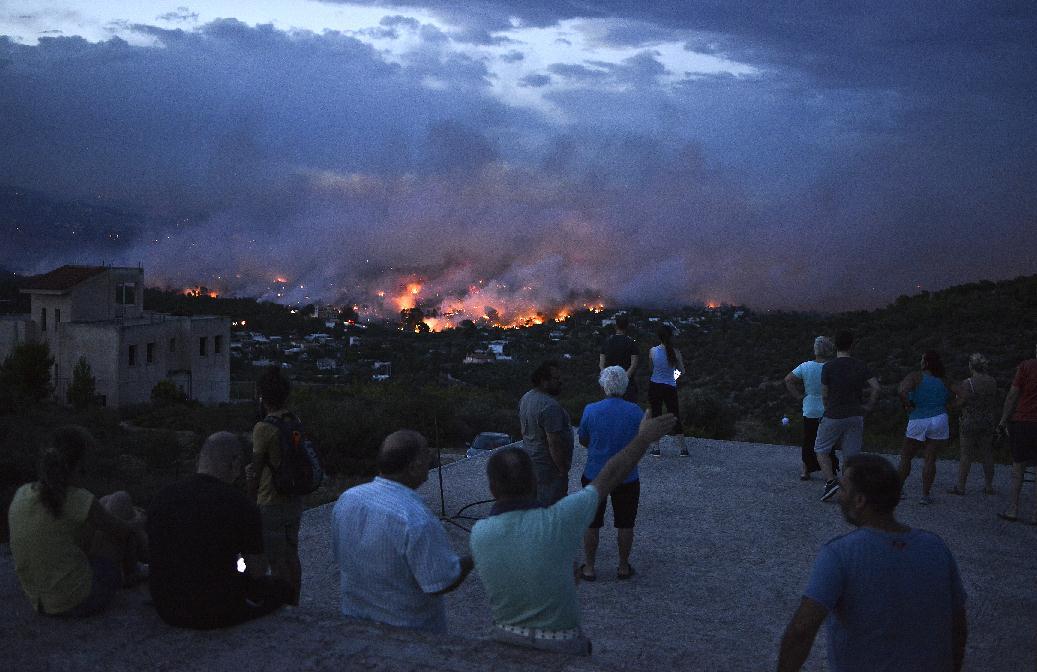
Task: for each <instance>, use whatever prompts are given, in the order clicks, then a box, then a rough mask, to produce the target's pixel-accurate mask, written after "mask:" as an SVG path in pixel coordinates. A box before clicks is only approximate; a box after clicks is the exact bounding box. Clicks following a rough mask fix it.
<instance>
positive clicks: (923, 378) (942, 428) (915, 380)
mask: <svg viewBox="0 0 1037 672" xmlns="http://www.w3.org/2000/svg"><path fill="white" fill-rule="evenodd" d="M944 376H945V371H944V368H943V360H941V359H940V355H939V353H936V352H933V351H931V350H930V351H928V352H926V353H925V354H924V355H922V363H921V368H920V369H919V370H918V371H912V372H911V373H909V374H908V375H907V377H905V378H904V380H902V381H901V382H900V388H899V392H900V402H901V403H902V404H903V405H904V409H905V410H907V411H910V415H909V416H908V418H907V432H906V433H905V435H904V447H903V448H902V449H901V450H900V468H899V469H898V471H899V473H900V480H901V482H904V481H906V480H907V477H908V475H910V474H911V460H912V459H913V458H914V456H915V455H917V454H918V451H919V450H923V449H924V451H925V452H924V455H925V466H924V467H923V468H922V498H921V499H920V500H918V501H919V503H920V504H930V503H932V498H931V497H930V492H931V491H932V487H933V481H934V480H935V479H936V453H937V452H938V451H939V450H940V448H942V447H944V446H945V445H947V441H948V439H950V437H951V428H950V423H949V422H948V419H947V402H948V401H950V399H951V396H952V395H951V391H950V388H949V387H947V383H946V382H944Z"/></svg>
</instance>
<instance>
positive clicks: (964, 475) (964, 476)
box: [957, 449, 972, 494]
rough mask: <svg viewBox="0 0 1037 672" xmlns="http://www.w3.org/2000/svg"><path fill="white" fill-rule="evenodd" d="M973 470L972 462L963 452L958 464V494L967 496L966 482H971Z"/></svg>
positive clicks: (963, 451)
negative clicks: (970, 475)
mask: <svg viewBox="0 0 1037 672" xmlns="http://www.w3.org/2000/svg"><path fill="white" fill-rule="evenodd" d="M971 470H972V460H971V459H969V456H968V455H966V454H965V450H964V449H962V451H961V460H960V461H959V462H958V486H957V487H958V492H960V493H962V494H965V481H967V480H969V471H971Z"/></svg>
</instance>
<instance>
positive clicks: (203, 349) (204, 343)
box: [198, 336, 209, 357]
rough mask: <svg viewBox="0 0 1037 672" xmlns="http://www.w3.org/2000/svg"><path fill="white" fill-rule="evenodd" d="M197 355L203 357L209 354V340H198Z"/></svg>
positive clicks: (200, 338) (202, 337)
mask: <svg viewBox="0 0 1037 672" xmlns="http://www.w3.org/2000/svg"><path fill="white" fill-rule="evenodd" d="M198 354H199V355H200V356H201V357H205V356H206V355H208V354H209V339H208V338H206V337H205V336H201V337H199V339H198Z"/></svg>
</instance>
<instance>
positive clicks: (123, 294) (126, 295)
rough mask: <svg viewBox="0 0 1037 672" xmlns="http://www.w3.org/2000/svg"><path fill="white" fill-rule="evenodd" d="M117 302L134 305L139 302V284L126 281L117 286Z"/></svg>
mask: <svg viewBox="0 0 1037 672" xmlns="http://www.w3.org/2000/svg"><path fill="white" fill-rule="evenodd" d="M115 302H116V303H118V304H120V305H124V306H132V305H133V304H135V303H136V302H137V285H136V284H134V283H132V282H125V283H121V284H118V285H116V286H115Z"/></svg>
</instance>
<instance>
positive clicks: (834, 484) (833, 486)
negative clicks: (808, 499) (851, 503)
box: [821, 478, 839, 502]
mask: <svg viewBox="0 0 1037 672" xmlns="http://www.w3.org/2000/svg"><path fill="white" fill-rule="evenodd" d="M837 492H839V481H838V480H836V479H834V478H833V479H832V480H830V481H828V482H826V483H825V494H823V495H821V501H822V502H827V501H828V500H830V499H831V498H832V497H833V496H834V495H835V493H837Z"/></svg>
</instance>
